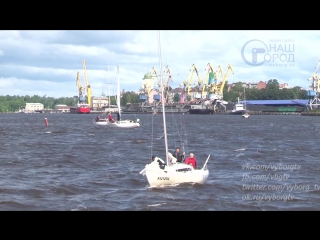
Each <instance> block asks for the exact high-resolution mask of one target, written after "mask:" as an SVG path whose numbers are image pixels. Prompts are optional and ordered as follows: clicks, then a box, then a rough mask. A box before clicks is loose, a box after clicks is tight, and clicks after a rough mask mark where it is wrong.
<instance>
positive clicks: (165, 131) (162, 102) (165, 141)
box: [158, 30, 169, 165]
mask: <svg viewBox="0 0 320 240" xmlns="http://www.w3.org/2000/svg"><path fill="white" fill-rule="evenodd" d="M158 45H159V66H160V81H161V98H163V96H164V93H163V92H164V90H163V78H162V60H161V46H160V30H158ZM161 104H162V117H163V133H164V143H165V146H166V162H167V165H169V160H168V139H167V126H166V112H165V107H164V104H165V103H164V101H161Z"/></svg>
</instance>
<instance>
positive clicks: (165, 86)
mask: <svg viewBox="0 0 320 240" xmlns="http://www.w3.org/2000/svg"><path fill="white" fill-rule="evenodd" d="M171 82H172V75H171V71H170V68H169V66H168V65H167V66H166V70H165V71H164V82H163V86H161V81H158V86H159V91H160V92H161V90H162V89H163V93H164V101H165V102H168V103H169V102H170V103H172V102H173V99H171V98H170V96H169V95H170V94H169V91H170V83H171ZM161 87H162V89H161ZM169 98H170V99H169Z"/></svg>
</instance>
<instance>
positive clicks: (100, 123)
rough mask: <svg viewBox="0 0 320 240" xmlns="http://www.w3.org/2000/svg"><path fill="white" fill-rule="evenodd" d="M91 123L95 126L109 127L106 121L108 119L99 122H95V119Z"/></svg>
mask: <svg viewBox="0 0 320 240" xmlns="http://www.w3.org/2000/svg"><path fill="white" fill-rule="evenodd" d="M93 123H94V124H95V125H98V126H107V125H109V121H108V119H106V120H105V119H100V120H99V121H96V120H95V119H93Z"/></svg>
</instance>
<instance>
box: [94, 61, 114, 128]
mask: <svg viewBox="0 0 320 240" xmlns="http://www.w3.org/2000/svg"><path fill="white" fill-rule="evenodd" d="M109 84H110V83H109V65H108V92H109V96H108V106H109V111H110V86H109ZM105 110H106V109H105ZM93 123H94V124H95V125H99V126H106V125H108V124H109V119H108V117H107V115H106V113H103V114H101V115H100V116H97V117H95V118H94V119H93Z"/></svg>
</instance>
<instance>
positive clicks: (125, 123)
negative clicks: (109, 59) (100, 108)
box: [108, 66, 140, 128]
mask: <svg viewBox="0 0 320 240" xmlns="http://www.w3.org/2000/svg"><path fill="white" fill-rule="evenodd" d="M117 70H118V78H117V108H118V112H117V120H116V121H112V122H110V121H109V124H108V126H110V127H117V128H138V127H140V119H139V118H137V119H136V120H130V119H125V120H123V119H121V108H120V79H119V66H117Z"/></svg>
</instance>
